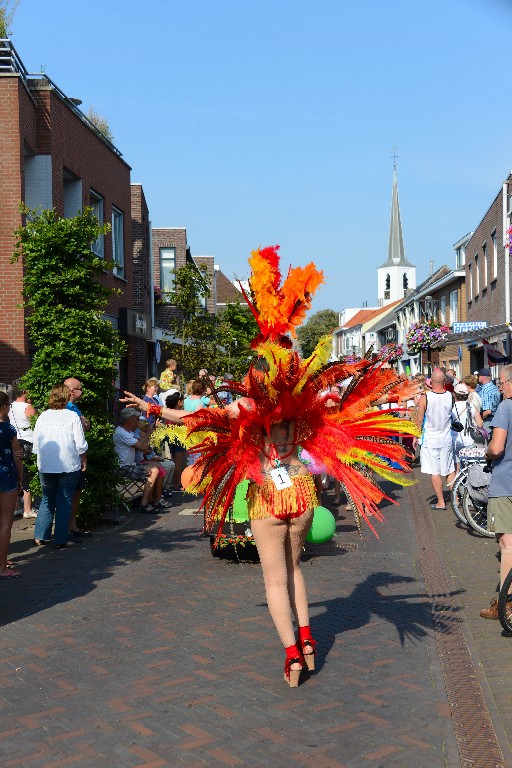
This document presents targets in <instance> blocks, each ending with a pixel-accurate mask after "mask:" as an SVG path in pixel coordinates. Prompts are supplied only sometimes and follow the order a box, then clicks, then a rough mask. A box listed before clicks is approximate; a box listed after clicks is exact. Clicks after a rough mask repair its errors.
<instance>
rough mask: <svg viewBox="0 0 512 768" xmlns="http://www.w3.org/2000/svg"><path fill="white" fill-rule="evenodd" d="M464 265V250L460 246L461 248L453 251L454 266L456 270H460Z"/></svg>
mask: <svg viewBox="0 0 512 768" xmlns="http://www.w3.org/2000/svg"><path fill="white" fill-rule="evenodd" d="M465 263H466V251H465V250H464V246H463V245H461V247H460V248H457V249H456V251H455V266H456V267H457V269H462V267H463V266H464V264H465Z"/></svg>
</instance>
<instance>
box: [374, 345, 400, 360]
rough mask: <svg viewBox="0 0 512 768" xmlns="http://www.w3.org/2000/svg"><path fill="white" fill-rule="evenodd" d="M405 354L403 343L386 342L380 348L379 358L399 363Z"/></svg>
mask: <svg viewBox="0 0 512 768" xmlns="http://www.w3.org/2000/svg"><path fill="white" fill-rule="evenodd" d="M403 354H404V348H403V347H402V346H401V344H394V343H393V344H386V345H385V346H383V347H382V348H381V349H380V350H379V355H378V358H377V359H378V360H384V361H385V362H386V363H391V364H393V363H397V362H398V361H399V360H400V359H401V358H402V355H403Z"/></svg>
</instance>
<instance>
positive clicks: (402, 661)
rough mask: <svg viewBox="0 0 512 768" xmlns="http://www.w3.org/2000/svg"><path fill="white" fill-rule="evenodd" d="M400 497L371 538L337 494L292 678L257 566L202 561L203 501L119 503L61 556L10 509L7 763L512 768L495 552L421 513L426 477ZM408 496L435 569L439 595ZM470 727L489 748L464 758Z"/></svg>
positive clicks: (311, 558) (511, 714)
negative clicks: (312, 659)
mask: <svg viewBox="0 0 512 768" xmlns="http://www.w3.org/2000/svg"><path fill="white" fill-rule="evenodd" d="M392 494H393V496H394V498H396V499H397V500H399V501H400V504H401V506H400V507H395V506H394V505H391V504H388V505H387V506H385V507H384V508H383V511H384V513H385V517H386V521H385V523H384V524H380V525H378V532H379V535H380V540H379V541H377V539H376V538H375V537H374V536H373V534H372V533H371V532H370V531H369V530H368V529H366V528H365V529H364V530H363V539H362V540H361V539H360V538H359V535H358V533H357V530H356V529H355V526H354V523H353V520H352V515H351V513H346V512H344V511H343V507H341V508H340V511H339V512H338V518H337V519H338V526H337V535H336V538H335V539H334V540H333V542H332V543H330V544H327V545H315V546H311V545H308V546H307V548H306V552H305V554H304V558H303V559H304V563H303V568H304V573H305V577H306V581H307V585H308V591H309V597H310V605H311V625H312V628H313V631H314V636H315V638H316V639H317V640H318V642H319V656H318V657H317V671H316V672H315V673H314V674H313V675H311V676H310V677H309V678H307V677H306V676H305V675H304V676H303V677H302V683H301V685H300V687H299V688H298V689H296V690H294V689H290V688H289V687H288V686H287V685H286V684H285V683H284V681H283V679H282V666H283V662H284V654H283V652H282V649H281V648H280V644H279V641H278V638H277V635H276V632H275V630H274V627H273V624H272V622H271V620H270V617H269V615H268V611H267V607H266V603H265V595H264V590H263V584H262V578H261V571H260V566H259V565H258V564H254V563H247V564H243V565H240V564H239V563H236V562H231V561H229V560H220V559H218V558H213V557H212V556H211V554H210V549H209V543H208V541H207V540H205V539H203V538H202V537H201V536H199V535H198V534H199V531H200V529H201V525H202V518H200V517H198V516H194V515H192V514H191V513H190V510H191V509H193V508H194V507H197V502H196V501H195V500H193V501H190V500H189V501H188V502H185V503H184V504H181V505H178V503H176V505H175V506H173V507H172V508H171V510H170V511H169V512H168V513H166V514H163V515H160V516H158V517H156V516H155V517H150V516H144V515H139V514H137V513H135V512H130V513H129V514H128V516H127V517H126V519H125V520H124V522H123V523H122V524H121V525H120V526H117V527H105V528H101V529H99V530H98V531H96V532H94V535H93V537H92V538H90V539H84V541H83V543H82V544H80V545H78V546H76V547H74V548H70V549H67V550H61V551H55V550H53V549H49V548H42V547H41V548H37V549H36V548H34V547H33V545H32V538H33V532H32V525H33V523H32V521H30V520H28V521H27V520H17V521H16V523H15V530H14V532H13V544H12V556H13V558H14V560H15V561H16V562H17V563H18V564H19V565H20V568H21V570H22V571H23V577H22V578H21V579H18V580H13V581H12V582H7V581H5V582H2V583H0V591H1V596H0V602H1V616H2V630H1V646H2V648H1V655H0V660H1V668H0V684H1V689H0V694H1V695H0V756H1V765H2V768H11V766H12V767H13V768H14V766H30V768H59V767H60V766H68V765H69V766H71V765H72V766H76V767H77V768H89V767H91V768H92V766H94V767H95V768H97V767H98V766H108V767H109V768H114V767H117V766H119V767H122V768H159V766H187V767H188V768H194V767H195V766H198V767H199V766H205V765H211V766H239V765H240V766H260V765H265V766H271V768H281V767H282V768H288V766H294V768H296V767H297V766H301V765H302V766H320V767H322V768H323V767H325V768H342V767H343V766H344V767H345V768H364V767H366V766H368V767H370V766H371V767H373V768H379V767H380V766H382V767H383V768H395V767H396V768H438V767H439V768H441V767H442V766H448V768H458V767H459V766H463V767H464V768H465V766H469V765H470V764H471V765H476V766H480V765H482V766H484V765H489V766H491V765H492V766H510V765H512V756H511V755H512V753H511V750H510V744H509V738H510V735H511V734H512V706H511V701H512V700H511V697H510V695H509V693H508V687H509V678H510V673H511V672H512V650H511V649H512V646H511V642H512V638H510V637H507V636H506V635H504V634H503V633H502V631H501V627H500V626H499V624H498V623H497V622H491V621H484V620H482V619H480V618H479V617H478V612H479V610H480V608H481V607H483V606H484V605H486V604H487V601H488V599H490V597H492V595H493V593H494V589H495V586H496V581H497V573H498V563H497V561H496V559H495V557H494V553H495V550H496V545H495V544H494V542H493V541H492V540H487V539H481V538H478V537H476V536H472V535H471V534H469V533H468V532H466V531H464V530H462V529H460V528H457V527H456V525H455V518H454V517H453V514H452V513H451V512H445V513H440V512H436V513H431V511H430V509H429V508H428V504H427V503H426V499H427V497H428V496H429V487H428V484H427V483H425V482H424V480H422V481H421V483H420V484H419V485H417V486H415V487H414V488H413V489H412V490H410V491H400V490H396V489H394V490H393V491H392ZM414 494H416V496H414ZM414 498H416V504H417V505H418V503H419V504H420V510H421V511H420V514H421V515H424V516H425V520H426V522H427V523H428V525H429V526H430V528H429V529H428V530H427V532H426V533H425V532H424V534H423V535H424V536H427V538H428V537H430V540H432V536H433V537H434V538H435V539H436V540H437V541H436V542H434V543H435V544H436V547H438V550H439V553H440V556H441V557H442V560H443V562H444V569H445V570H444V571H443V573H444V574H445V576H446V579H448V585H449V586H448V589H447V590H445V591H444V592H443V593H442V596H441V597H440V594H441V593H439V594H436V595H434V596H433V595H432V590H431V588H430V586H429V584H430V582H429V579H431V578H433V577H432V576H431V575H430V576H429V574H428V572H427V571H424V568H425V561H426V558H425V555H424V553H423V559H422V551H421V549H422V548H423V550H425V546H424V545H421V544H420V546H419V545H418V541H422V539H421V536H419V537H418V533H417V523H415V517H414V515H413V514H412V512H411V509H412V507H413V506H414ZM179 501H181V498H180V497H179V496H178V497H177V502H179ZM323 501H324V503H325V505H326V506H329V505H330V504H331V503H332V492H329V493H328V494H327V495H326V496H325V498H324V500H323ZM432 532H433V533H432ZM425 551H426V550H425ZM429 557H431V556H430V555H429ZM432 557H433V556H432ZM443 578H444V576H443ZM427 593H428V594H427ZM429 594H430V599H429V596H428V595H429ZM443 600H444V601H446V605H445V606H444V605H441V606H440V605H439V603H440V602H442V601H443ZM434 603H436V605H434ZM432 606H434V607H432ZM456 631H461V632H463V635H464V638H465V639H466V641H467V649H469V650H468V654H469V660H470V663H471V664H472V665H474V669H475V671H474V673H473V672H472V671H470V672H468V673H467V677H468V679H469V678H471V681H472V685H474V686H475V685H476V686H477V687H478V691H480V692H481V695H482V697H483V698H482V701H483V702H484V704H483V706H481V705H479V706H478V711H477V712H476V713H475V712H474V711H472V710H471V703H469V704H468V703H467V702H466V703H465V702H464V701H463V700H462V699H461V701H460V703H459V704H458V703H457V700H456V698H454V694H453V692H452V693H450V685H451V684H449V685H448V686H447V685H446V682H445V681H446V679H447V678H446V670H447V669H448V672H449V669H450V664H449V660H448V664H447V663H446V653H445V651H443V647H444V646H442V645H440V640H442V639H443V638H445V639H446V640H449V638H450V636H453V633H454V632H456ZM436 633H437V634H436ZM436 637H437V641H436ZM465 647H466V646H465ZM440 649H441V650H440ZM489 651H491V653H489ZM498 659H499V661H498ZM465 664H466V667H465V669H468V665H467V662H465ZM464 674H465V673H464ZM460 677H462V674H461V675H460V676H459V679H460ZM457 707H459V708H460V711H459V713H458V714H457ZM483 710H486V712H487V713H488V716H489V718H490V719H489V726H488V727H487V726H486V725H485V723H486V721H485V718H484V717H482V712H483ZM461 720H462V721H465V722H464V723H462V726H461V724H460V721H461ZM468 724H469V728H470V730H471V729H472V731H473V733H474V734H476V738H479V739H480V741H481V742H482V743H483V747H482V755H480V756H479V757H478V759H474V760H472V759H471V758H469V759H468V757H467V756H464V749H463V746H464V743H465V739H466V736H464V735H463V736H461V730H460V729H461V727H462V728H463V727H465V726H468ZM493 739H494V742H493ZM461 744H462V748H461ZM486 744H487V745H488V746H486Z"/></svg>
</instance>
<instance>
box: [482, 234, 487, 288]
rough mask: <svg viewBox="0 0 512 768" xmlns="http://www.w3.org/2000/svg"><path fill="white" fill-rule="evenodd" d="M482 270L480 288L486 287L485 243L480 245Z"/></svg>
mask: <svg viewBox="0 0 512 768" xmlns="http://www.w3.org/2000/svg"><path fill="white" fill-rule="evenodd" d="M482 268H483V276H482V286H486V285H487V243H484V244H483V245H482Z"/></svg>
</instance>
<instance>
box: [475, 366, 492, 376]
mask: <svg viewBox="0 0 512 768" xmlns="http://www.w3.org/2000/svg"><path fill="white" fill-rule="evenodd" d="M478 375H479V376H490V375H491V369H490V368H480V370H479V371H478Z"/></svg>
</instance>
